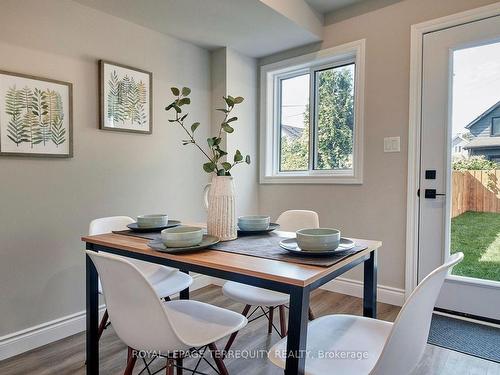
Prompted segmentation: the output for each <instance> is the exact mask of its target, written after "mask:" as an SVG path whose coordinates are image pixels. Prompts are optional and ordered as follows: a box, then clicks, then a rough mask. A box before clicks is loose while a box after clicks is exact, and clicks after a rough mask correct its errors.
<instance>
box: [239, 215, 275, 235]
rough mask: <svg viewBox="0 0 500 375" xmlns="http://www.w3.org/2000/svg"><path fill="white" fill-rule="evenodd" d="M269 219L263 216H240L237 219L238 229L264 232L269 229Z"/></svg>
mask: <svg viewBox="0 0 500 375" xmlns="http://www.w3.org/2000/svg"><path fill="white" fill-rule="evenodd" d="M270 222H271V218H270V217H269V216H263V215H250V216H240V217H239V218H238V227H239V228H240V229H241V230H243V231H245V230H256V231H257V230H266V229H267V228H269V223H270Z"/></svg>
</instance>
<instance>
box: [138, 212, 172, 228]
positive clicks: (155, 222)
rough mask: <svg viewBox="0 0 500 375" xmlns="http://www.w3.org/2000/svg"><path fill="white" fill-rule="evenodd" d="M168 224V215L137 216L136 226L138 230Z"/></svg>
mask: <svg viewBox="0 0 500 375" xmlns="http://www.w3.org/2000/svg"><path fill="white" fill-rule="evenodd" d="M167 224H168V215H164V214H154V215H139V216H137V226H138V227H140V228H158V227H164V226H166V225H167Z"/></svg>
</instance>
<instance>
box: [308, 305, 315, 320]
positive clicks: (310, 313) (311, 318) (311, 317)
mask: <svg viewBox="0 0 500 375" xmlns="http://www.w3.org/2000/svg"><path fill="white" fill-rule="evenodd" d="M314 319H316V317H315V316H314V313H313V311H312V309H311V308H310V307H309V320H314Z"/></svg>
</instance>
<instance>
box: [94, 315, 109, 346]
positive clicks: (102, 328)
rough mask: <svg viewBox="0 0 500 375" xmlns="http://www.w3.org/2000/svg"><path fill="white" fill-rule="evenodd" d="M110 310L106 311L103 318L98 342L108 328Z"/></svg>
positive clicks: (98, 332)
mask: <svg viewBox="0 0 500 375" xmlns="http://www.w3.org/2000/svg"><path fill="white" fill-rule="evenodd" d="M108 318H109V315H108V310H107V309H106V310H105V311H104V315H103V316H102V319H101V323H100V324H99V328H98V329H97V340H99V339H100V338H101V335H102V333H103V332H104V329H105V328H106V323H108Z"/></svg>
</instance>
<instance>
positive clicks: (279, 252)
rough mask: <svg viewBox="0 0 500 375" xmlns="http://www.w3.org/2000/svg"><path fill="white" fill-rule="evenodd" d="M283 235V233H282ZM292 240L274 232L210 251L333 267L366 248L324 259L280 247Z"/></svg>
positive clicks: (153, 235)
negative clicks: (281, 244) (298, 253)
mask: <svg viewBox="0 0 500 375" xmlns="http://www.w3.org/2000/svg"><path fill="white" fill-rule="evenodd" d="M113 233H117V234H122V235H125V236H133V237H139V238H145V239H148V240H157V239H159V238H161V234H160V233H158V232H140V233H139V232H133V231H129V230H124V231H115V232H113ZM281 233H282V232H281ZM286 238H290V236H284V235H282V234H279V232H278V233H276V232H272V233H265V234H259V235H255V236H244V237H239V238H237V239H236V240H232V241H224V242H219V243H218V244H215V245H213V246H211V247H210V250H218V251H224V252H226V253H234V254H242V255H248V256H253V257H258V258H266V259H274V260H281V261H283V262H290V263H299V264H308V265H311V266H321V267H331V266H333V265H334V264H336V263H338V262H340V261H341V260H344V259H346V258H348V257H350V256H351V255H353V254H356V253H358V252H360V251H362V250H364V249H366V246H355V247H353V248H352V249H349V250H344V251H339V252H338V253H336V254H334V255H328V256H324V257H318V256H315V257H307V256H300V255H297V254H292V253H290V252H288V251H286V250H285V249H283V248H281V246H280V245H279V243H280V241H282V240H284V239H286Z"/></svg>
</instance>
